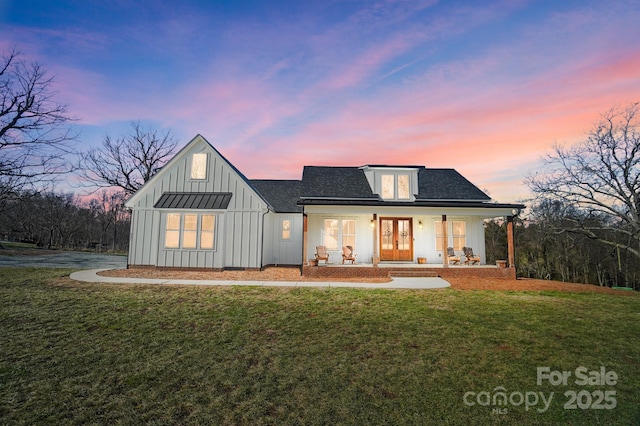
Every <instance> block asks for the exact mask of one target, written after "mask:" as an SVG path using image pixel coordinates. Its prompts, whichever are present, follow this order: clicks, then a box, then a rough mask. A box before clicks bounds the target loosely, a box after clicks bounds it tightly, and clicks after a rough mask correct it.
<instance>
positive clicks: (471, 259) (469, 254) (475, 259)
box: [462, 247, 480, 265]
mask: <svg viewBox="0 0 640 426" xmlns="http://www.w3.org/2000/svg"><path fill="white" fill-rule="evenodd" d="M462 251H463V252H464V257H466V258H467V260H465V261H464V263H465V265H473V264H476V263H480V256H477V255H475V254H473V249H472V248H471V247H462Z"/></svg>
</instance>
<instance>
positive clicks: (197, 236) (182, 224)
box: [163, 212, 218, 251]
mask: <svg viewBox="0 0 640 426" xmlns="http://www.w3.org/2000/svg"><path fill="white" fill-rule="evenodd" d="M172 216H173V217H174V220H173V221H171V220H170V217H172ZM175 216H178V224H179V225H178V227H177V228H176V227H172V228H169V226H170V225H175ZM190 216H195V228H193V227H192V228H190V229H187V228H186V224H187V217H190ZM204 217H212V220H213V229H211V230H209V229H203V227H202V226H203V218H204ZM217 222H218V217H217V215H215V214H211V213H187V212H181V213H167V215H166V217H165V225H164V231H165V232H164V244H163V247H164V249H165V250H191V251H193V250H197V251H200V250H206V251H215V250H216V224H217ZM191 234H193V235H191ZM169 235H177V237H178V238H177V245H168V243H169ZM205 235H207V241H209V240H211V242H212V247H207V246H204V247H203V240H204V238H203V237H204V236H205ZM187 236H189V238H188V239H189V240H193V241H194V244H195V245H194V246H188V247H185V241H186V240H187ZM209 236H210V237H211V238H209Z"/></svg>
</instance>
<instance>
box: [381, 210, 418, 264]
mask: <svg viewBox="0 0 640 426" xmlns="http://www.w3.org/2000/svg"><path fill="white" fill-rule="evenodd" d="M411 223H412V220H411V219H410V218H402V217H382V218H380V260H396V261H412V260H413V231H412V229H411Z"/></svg>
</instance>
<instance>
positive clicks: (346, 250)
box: [342, 246, 357, 265]
mask: <svg viewBox="0 0 640 426" xmlns="http://www.w3.org/2000/svg"><path fill="white" fill-rule="evenodd" d="M356 256H357V254H355V253H354V252H353V247H352V246H345V247H342V264H343V265H344V262H345V260H350V261H351V264H352V265H354V264H355V263H356Z"/></svg>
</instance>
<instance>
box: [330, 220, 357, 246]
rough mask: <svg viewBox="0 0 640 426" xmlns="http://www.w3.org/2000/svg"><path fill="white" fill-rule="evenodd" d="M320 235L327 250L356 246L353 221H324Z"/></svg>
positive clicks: (354, 222) (354, 223)
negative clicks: (321, 234)
mask: <svg viewBox="0 0 640 426" xmlns="http://www.w3.org/2000/svg"><path fill="white" fill-rule="evenodd" d="M322 233H323V236H322V242H323V245H324V246H325V247H326V248H327V250H341V249H342V247H345V246H351V247H354V248H355V246H356V221H355V219H325V220H324V226H323V230H322Z"/></svg>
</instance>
